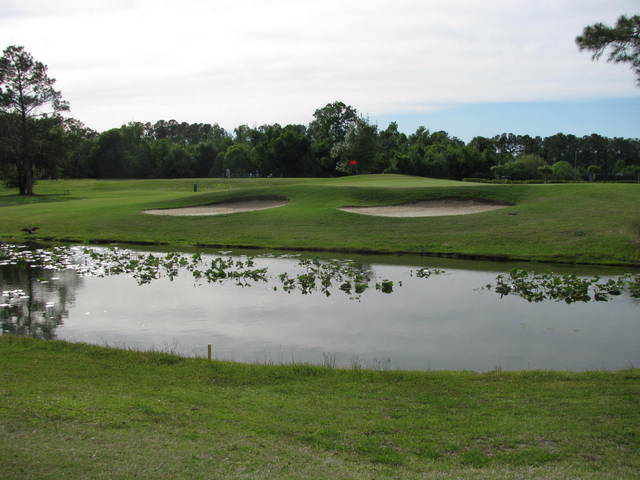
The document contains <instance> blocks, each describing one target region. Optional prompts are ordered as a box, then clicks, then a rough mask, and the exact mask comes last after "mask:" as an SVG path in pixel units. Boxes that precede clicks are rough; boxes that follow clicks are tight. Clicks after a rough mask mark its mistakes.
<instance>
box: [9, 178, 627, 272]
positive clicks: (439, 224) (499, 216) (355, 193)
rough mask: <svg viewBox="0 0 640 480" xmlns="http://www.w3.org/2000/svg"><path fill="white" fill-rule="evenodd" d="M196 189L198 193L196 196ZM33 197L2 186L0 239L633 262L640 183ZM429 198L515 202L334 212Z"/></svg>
mask: <svg viewBox="0 0 640 480" xmlns="http://www.w3.org/2000/svg"><path fill="white" fill-rule="evenodd" d="M194 183H198V186H199V192H198V193H194V192H193V184H194ZM36 191H37V192H38V193H39V195H37V196H35V197H32V198H22V197H19V196H17V195H16V194H15V192H13V191H9V190H6V189H5V190H3V191H0V214H1V215H2V220H3V221H2V222H1V224H0V239H4V240H9V239H24V238H26V237H27V235H26V234H24V233H23V232H21V229H22V228H24V227H26V226H31V225H36V226H38V227H40V228H39V230H38V231H37V233H36V234H35V237H39V238H43V239H49V240H67V241H80V242H86V241H121V242H141V243H143V242H150V243H163V244H169V245H175V246H187V245H190V246H192V245H208V246H235V247H266V248H295V249H322V250H336V251H352V252H353V251H361V252H412V253H431V254H443V255H451V254H463V255H469V256H486V257H495V258H504V259H520V260H539V261H562V262H575V263H610V264H635V265H640V251H639V249H640V213H639V210H638V205H640V186H639V185H634V184H628V185H627V184H575V185H573V184H564V185H476V184H469V183H463V182H453V181H448V180H433V179H426V178H419V177H407V176H402V175H363V176H357V177H343V178H338V179H237V180H229V181H223V180H220V179H197V180H126V181H95V180H77V181H43V182H40V183H39V184H38V185H37V188H36ZM261 195H264V196H284V197H287V198H288V199H289V203H288V205H286V206H285V207H281V208H277V209H273V210H264V211H259V212H247V213H239V214H233V215H223V216H215V217H158V216H151V215H145V214H143V213H141V212H142V211H143V210H145V209H151V208H165V207H179V206H192V205H202V204H208V203H214V202H219V201H223V200H227V199H230V198H239V197H255V196H261ZM436 198H467V199H469V198H473V199H484V200H492V201H497V202H503V203H507V204H509V205H512V206H511V207H509V208H506V209H501V210H496V211H492V212H485V213H481V214H474V215H462V216H446V217H431V218H384V217H372V216H365V215H357V214H352V213H346V212H342V211H339V210H337V209H336V208H337V207H341V206H347V205H350V206H354V205H356V206H360V205H363V206H364V205H386V204H401V203H408V202H415V201H418V200H426V199H436Z"/></svg>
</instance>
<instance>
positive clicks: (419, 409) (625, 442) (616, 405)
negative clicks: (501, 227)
mask: <svg viewBox="0 0 640 480" xmlns="http://www.w3.org/2000/svg"><path fill="white" fill-rule="evenodd" d="M0 385H1V387H0V452H1V453H0V458H1V460H2V478H4V479H29V478H38V479H47V478H51V479H59V478H66V479H72V478H110V479H111V478H134V477H135V478H278V479H280V478H317V479H321V478H332V479H333V478H425V477H427V476H428V478H477V479H485V478H496V479H498V478H500V479H511V478H514V479H515V478H528V479H534V478H540V479H542V478H544V479H553V478H558V479H559V478H562V479H572V478H581V479H588V478H611V479H614V478H615V479H620V478H638V472H639V471H640V456H638V451H640V429H639V427H638V425H640V408H639V407H640V370H637V369H635V370H632V369H629V370H624V371H618V372H602V371H600V372H587V373H566V372H519V373H518V372H492V373H486V374H476V373H471V372H455V373H454V372H388V371H377V372H376V371H364V370H359V369H352V370H338V369H331V368H323V367H313V366H308V365H288V366H287V365H285V366H257V365H242V364H234V363H225V362H213V363H212V364H209V363H208V362H207V361H206V360H200V359H185V358H180V357H177V356H173V355H169V354H163V353H140V352H131V351H123V350H116V349H109V348H103V347H96V346H88V345H82V344H69V343H64V342H57V341H49V342H45V341H39V340H32V339H23V338H17V337H11V336H4V337H0Z"/></svg>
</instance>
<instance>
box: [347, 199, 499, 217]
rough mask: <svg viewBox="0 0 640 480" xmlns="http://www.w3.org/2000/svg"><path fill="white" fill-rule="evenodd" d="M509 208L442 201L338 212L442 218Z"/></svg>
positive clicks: (487, 203) (482, 201) (472, 201)
mask: <svg viewBox="0 0 640 480" xmlns="http://www.w3.org/2000/svg"><path fill="white" fill-rule="evenodd" d="M510 206H511V205H506V204H504V203H496V202H489V201H486V200H457V199H442V200H424V201H421V202H415V203H405V204H403V205H388V206H381V207H341V208H339V209H338V210H342V211H343V212H349V213H358V214H360V215H374V216H378V217H443V216H447V215H470V214H473V213H482V212H490V211H492V210H498V209H501V208H507V207H510Z"/></svg>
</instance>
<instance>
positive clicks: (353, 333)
mask: <svg viewBox="0 0 640 480" xmlns="http://www.w3.org/2000/svg"><path fill="white" fill-rule="evenodd" d="M218 255H220V254H219V253H218V254H216V256H218ZM398 258H400V257H398ZM358 261H359V262H365V270H367V271H368V274H369V275H370V276H371V277H372V278H375V279H379V280H383V279H384V280H386V279H388V280H392V281H393V282H394V289H393V293H389V294H385V293H383V292H382V291H380V290H376V289H374V288H369V289H367V290H365V291H364V292H363V293H362V295H361V296H360V298H359V299H357V300H354V299H350V296H349V295H348V294H345V293H344V292H342V291H340V290H338V289H334V290H333V292H332V294H331V295H330V296H326V295H324V294H322V293H321V292H318V291H315V292H312V293H310V294H306V295H303V294H301V293H300V292H299V291H294V292H292V293H287V292H285V291H283V290H282V288H281V285H280V284H279V283H278V282H277V281H275V279H276V278H277V276H278V274H279V273H283V272H287V273H288V274H295V273H300V272H301V271H302V270H301V267H300V265H299V264H298V260H297V259H296V258H279V257H278V258H274V257H269V256H265V257H256V258H255V263H256V265H257V266H259V267H266V268H267V269H268V276H269V277H270V278H271V280H270V281H268V282H258V283H254V284H252V286H248V287H238V286H236V285H234V284H233V282H227V283H224V284H217V283H216V284H207V283H204V284H200V285H194V279H193V277H192V276H191V275H190V274H189V272H186V271H184V269H183V271H181V272H180V274H179V275H178V276H177V277H175V278H174V279H173V280H172V281H171V280H169V279H168V278H160V279H158V280H154V281H152V282H150V283H148V284H145V285H140V286H138V284H137V282H136V281H135V280H134V279H133V278H131V276H130V275H126V274H121V275H114V276H107V277H104V278H98V277H82V276H78V275H77V274H76V273H74V272H72V271H63V272H56V271H48V270H42V269H39V268H24V267H23V268H19V267H18V266H16V265H5V266H0V289H1V290H4V291H9V290H15V289H22V290H23V291H24V292H25V294H24V296H25V297H27V296H28V297H29V299H28V300H27V299H25V302H26V303H25V305H24V308H23V309H22V310H20V312H19V313H17V311H16V310H15V309H14V310H12V311H9V309H8V308H4V309H2V308H0V322H1V323H2V331H3V333H8V332H11V333H17V334H22V335H31V336H39V337H43V338H58V339H65V340H73V341H82V342H89V343H95V344H100V345H112V346H119V347H131V348H137V349H150V348H153V349H162V350H170V351H175V352H177V353H180V354H184V355H189V356H206V349H207V344H209V343H210V344H212V345H213V349H214V357H215V358H218V359H225V360H235V361H242V362H260V363H289V362H309V363H315V364H331V365H334V364H335V365H338V366H351V365H358V366H363V367H368V368H393V369H423V370H424V369H433V370H441V369H447V370H451V369H469V370H478V371H486V370H491V369H493V368H503V369H508V370H514V369H556V370H590V369H601V368H605V369H616V368H624V367H629V366H639V365H640V303H639V302H638V300H637V299H633V298H631V297H630V296H628V295H627V294H624V295H621V296H618V297H615V298H613V299H612V300H611V301H609V302H590V303H582V302H577V303H572V304H566V303H564V302H557V301H553V300H548V301H543V302H540V303H529V302H527V301H526V300H525V299H523V298H519V297H517V296H506V297H502V298H501V296H500V295H498V294H496V292H495V291H493V290H486V289H482V287H483V286H485V285H487V284H492V283H495V280H496V275H497V274H498V273H500V271H508V270H509V269H511V268H512V267H513V266H514V265H512V264H498V265H496V264H488V263H485V264H481V263H477V262H468V261H465V262H461V261H443V260H429V259H424V258H415V264H414V265H407V264H406V263H407V259H406V258H402V260H394V259H393V258H392V259H388V258H381V257H370V258H364V257H359V258H358ZM400 261H401V262H402V263H404V264H403V265H397V264H396V265H394V264H393V263H400ZM383 262H387V263H383ZM388 262H390V263H391V264H389V263H388ZM424 266H436V267H439V268H442V269H444V273H442V274H438V275H433V276H431V277H429V278H418V277H417V276H416V275H415V271H416V269H417V268H419V267H424ZM521 266H522V265H521ZM525 267H526V268H531V265H525ZM546 268H548V267H546ZM588 273H589V274H590V275H591V274H593V272H588ZM598 273H600V274H601V275H605V276H606V274H607V271H604V270H603V271H600V272H598ZM400 283H401V286H400ZM274 287H275V288H276V290H274ZM5 301H6V299H5Z"/></svg>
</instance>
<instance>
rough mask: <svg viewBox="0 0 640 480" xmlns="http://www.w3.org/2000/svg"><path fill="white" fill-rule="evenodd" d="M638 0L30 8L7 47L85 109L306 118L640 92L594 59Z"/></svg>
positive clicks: (102, 117) (2, 21)
mask: <svg viewBox="0 0 640 480" xmlns="http://www.w3.org/2000/svg"><path fill="white" fill-rule="evenodd" d="M635 6H636V4H635V2H633V1H623V0H611V1H609V2H607V3H606V4H605V2H601V1H599V0H556V1H548V0H545V1H537V2H531V1H527V0H512V1H507V0H500V1H487V2H477V1H465V0H449V1H445V0H430V1H419V0H396V1H395V2H388V1H384V2H383V1H380V0H369V1H349V0H342V1H336V0H324V1H307V2H304V1H291V0H270V1H259V0H237V1H204V0H203V1H198V0H183V1H181V2H175V1H164V0H161V1H150V0H149V1H142V0H138V1H125V0H122V1H118V2H113V1H90V0H85V1H57V2H53V1H37V0H30V1H24V0H22V1H20V2H5V3H4V6H3V7H0V31H1V32H2V34H1V37H0V39H1V40H2V44H3V45H2V46H3V47H4V46H6V45H10V44H18V45H24V46H25V48H26V49H27V50H28V51H30V52H31V53H32V54H33V55H34V57H35V58H36V59H38V60H40V61H42V62H44V63H45V64H47V65H48V66H49V71H50V73H51V75H52V76H53V77H55V78H57V79H58V83H57V86H58V88H60V89H61V90H62V93H63V95H64V97H65V98H66V99H68V100H69V101H70V102H71V107H72V115H73V116H75V117H77V118H79V119H81V120H83V121H84V122H85V123H87V124H88V125H90V126H92V127H94V128H97V129H105V128H110V127H114V126H119V125H120V124H122V123H125V122H127V121H130V120H140V121H155V120H158V119H160V118H165V119H167V118H176V119H178V120H185V121H207V122H218V123H220V124H221V125H223V126H225V127H228V128H230V127H233V126H235V125H237V124H239V123H248V124H254V123H255V124H260V123H265V122H279V123H288V122H302V123H306V122H308V121H309V120H310V118H311V114H312V113H313V111H314V109H315V108H318V107H320V106H322V105H324V104H325V103H327V102H330V101H333V100H336V99H340V100H342V101H344V102H346V103H349V104H352V105H354V106H355V107H356V108H358V109H359V110H360V111H361V112H363V113H369V114H372V115H377V114H385V113H394V112H403V111H416V110H421V109H429V108H442V105H447V104H457V103H465V102H494V101H497V102H505V101H535V100H554V99H579V98H598V97H620V96H631V95H637V90H636V87H635V86H634V77H633V74H632V72H631V71H630V70H629V68H628V67H626V66H624V65H611V64H606V63H605V62H604V61H601V62H598V63H593V62H592V61H591V58H590V56H589V54H588V53H586V52H582V53H581V52H579V51H578V49H577V47H576V46H575V43H574V39H575V37H576V35H578V34H579V33H580V32H581V30H582V28H583V27H584V26H585V25H588V24H591V23H594V22H597V21H603V22H605V23H613V22H614V21H615V20H616V18H617V17H618V16H619V15H621V14H633V13H635V12H634V11H633V9H634V7H635Z"/></svg>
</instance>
